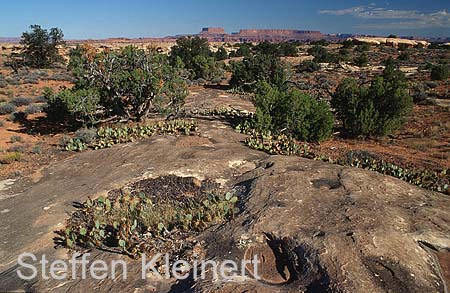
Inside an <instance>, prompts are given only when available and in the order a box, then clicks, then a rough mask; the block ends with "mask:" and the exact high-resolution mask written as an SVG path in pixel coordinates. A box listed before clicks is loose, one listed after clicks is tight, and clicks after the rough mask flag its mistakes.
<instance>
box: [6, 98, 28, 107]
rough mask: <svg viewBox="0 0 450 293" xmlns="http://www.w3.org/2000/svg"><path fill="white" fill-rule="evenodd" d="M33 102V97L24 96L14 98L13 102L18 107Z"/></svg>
mask: <svg viewBox="0 0 450 293" xmlns="http://www.w3.org/2000/svg"><path fill="white" fill-rule="evenodd" d="M32 102H33V99H32V98H24V97H17V98H14V99H12V101H11V104H14V105H16V106H17V107H20V106H27V105H29V104H31V103H32Z"/></svg>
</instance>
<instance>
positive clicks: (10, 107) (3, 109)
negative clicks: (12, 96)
mask: <svg viewBox="0 0 450 293" xmlns="http://www.w3.org/2000/svg"><path fill="white" fill-rule="evenodd" d="M16 109H17V108H16V106H15V105H14V104H11V103H4V104H1V105H0V114H1V115H4V114H11V113H13V112H14V111H16Z"/></svg>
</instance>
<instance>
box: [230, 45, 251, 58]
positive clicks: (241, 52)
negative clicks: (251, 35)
mask: <svg viewBox="0 0 450 293" xmlns="http://www.w3.org/2000/svg"><path fill="white" fill-rule="evenodd" d="M252 48H253V44H252V43H242V44H239V48H238V49H237V50H236V52H235V54H234V56H235V57H250V56H251V55H252Z"/></svg>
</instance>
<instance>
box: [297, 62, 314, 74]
mask: <svg viewBox="0 0 450 293" xmlns="http://www.w3.org/2000/svg"><path fill="white" fill-rule="evenodd" d="M296 70H297V72H315V71H318V70H320V64H318V63H317V62H314V61H311V60H306V61H303V62H302V63H300V65H298V66H297V68H296Z"/></svg>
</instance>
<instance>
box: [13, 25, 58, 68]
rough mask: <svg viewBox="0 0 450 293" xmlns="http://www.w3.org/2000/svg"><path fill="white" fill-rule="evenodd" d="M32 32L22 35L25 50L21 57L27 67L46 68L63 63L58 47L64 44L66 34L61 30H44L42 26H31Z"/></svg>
mask: <svg viewBox="0 0 450 293" xmlns="http://www.w3.org/2000/svg"><path fill="white" fill-rule="evenodd" d="M30 28H31V32H24V33H23V34H22V39H21V44H23V45H24V48H23V50H22V52H21V56H23V58H24V62H25V64H26V65H28V66H31V67H35V68H46V67H49V66H50V65H52V64H53V63H56V62H63V60H64V59H63V58H62V56H60V55H59V52H58V46H60V45H62V44H64V41H63V37H64V34H63V32H62V31H61V30H60V29H59V28H51V29H50V31H47V30H46V29H42V28H41V26H40V25H31V26H30Z"/></svg>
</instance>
